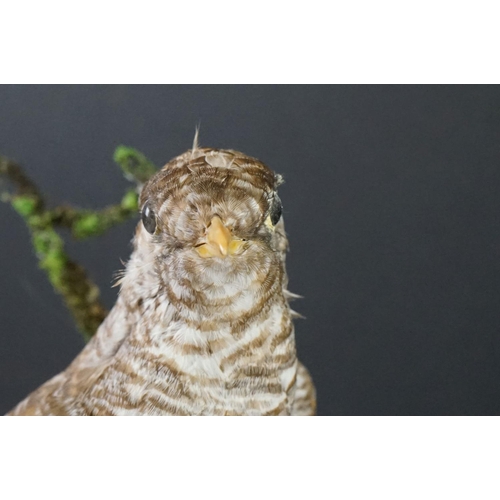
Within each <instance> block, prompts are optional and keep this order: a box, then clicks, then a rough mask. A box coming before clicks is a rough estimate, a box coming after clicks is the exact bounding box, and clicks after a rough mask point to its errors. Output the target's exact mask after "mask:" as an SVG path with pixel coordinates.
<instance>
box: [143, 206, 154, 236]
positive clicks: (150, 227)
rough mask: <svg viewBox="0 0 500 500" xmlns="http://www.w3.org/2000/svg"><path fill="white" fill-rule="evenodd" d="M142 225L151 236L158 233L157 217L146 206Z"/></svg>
mask: <svg viewBox="0 0 500 500" xmlns="http://www.w3.org/2000/svg"><path fill="white" fill-rule="evenodd" d="M142 223H143V224H144V228H145V229H146V231H147V232H148V233H150V234H154V233H155V231H156V215H155V213H154V212H153V210H151V209H150V208H149V206H148V205H147V204H146V205H144V207H143V208H142Z"/></svg>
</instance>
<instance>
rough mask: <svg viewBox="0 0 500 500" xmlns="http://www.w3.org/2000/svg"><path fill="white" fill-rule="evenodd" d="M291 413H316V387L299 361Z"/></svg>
mask: <svg viewBox="0 0 500 500" xmlns="http://www.w3.org/2000/svg"><path fill="white" fill-rule="evenodd" d="M292 415H294V416H311V415H316V389H315V388H314V384H313V381H312V378H311V375H310V374H309V372H308V371H307V368H306V367H305V366H304V365H303V364H302V363H301V362H300V361H299V364H298V367H297V382H296V387H295V400H294V403H293V406H292Z"/></svg>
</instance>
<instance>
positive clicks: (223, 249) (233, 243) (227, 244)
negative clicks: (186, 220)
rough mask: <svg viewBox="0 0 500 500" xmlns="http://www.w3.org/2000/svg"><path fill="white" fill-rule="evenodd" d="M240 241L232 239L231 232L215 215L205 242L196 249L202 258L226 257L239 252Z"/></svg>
mask: <svg viewBox="0 0 500 500" xmlns="http://www.w3.org/2000/svg"><path fill="white" fill-rule="evenodd" d="M242 245H243V241H242V240H238V239H235V238H233V235H232V234H231V231H230V230H229V229H228V228H227V227H226V226H225V225H224V224H223V222H222V221H221V219H220V217H219V216H218V215H215V216H214V217H213V218H212V220H211V222H210V225H209V226H208V229H207V233H206V235H205V242H204V243H202V244H201V245H198V246H197V247H196V250H197V251H198V253H199V254H200V255H201V256H202V257H226V256H227V255H233V254H235V253H237V252H238V250H240V248H241V246H242Z"/></svg>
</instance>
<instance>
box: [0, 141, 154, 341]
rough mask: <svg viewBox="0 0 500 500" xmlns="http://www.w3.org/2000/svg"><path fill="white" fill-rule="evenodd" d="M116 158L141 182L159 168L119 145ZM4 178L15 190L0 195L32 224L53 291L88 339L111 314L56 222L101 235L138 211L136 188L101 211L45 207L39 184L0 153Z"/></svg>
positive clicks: (76, 233)
mask: <svg viewBox="0 0 500 500" xmlns="http://www.w3.org/2000/svg"><path fill="white" fill-rule="evenodd" d="M114 157H115V160H116V162H117V163H118V164H119V165H120V167H121V168H122V171H123V173H124V174H125V176H126V177H127V179H129V180H132V181H134V182H135V183H136V184H137V185H138V187H139V186H141V185H142V184H143V183H144V182H146V181H147V180H148V179H149V177H150V176H151V175H152V174H153V173H154V172H155V171H156V167H155V166H154V165H153V164H152V163H151V162H150V161H149V160H148V159H147V158H146V157H145V156H144V155H143V154H142V153H140V152H138V151H136V150H134V149H132V148H128V147H126V146H119V147H118V148H117V149H116V151H115V156H114ZM0 177H5V178H7V179H9V181H10V183H11V184H12V185H13V187H14V188H15V192H14V193H8V192H2V193H1V194H0V196H1V199H2V200H3V201H6V202H10V204H11V205H12V207H13V208H14V210H16V212H17V213H18V214H19V215H20V216H21V217H22V218H23V219H24V221H25V223H26V225H27V226H28V228H29V230H30V232H31V237H32V242H33V246H34V249H35V252H36V256H37V258H38V261H39V266H40V268H41V269H43V270H44V271H45V273H46V274H47V277H48V279H49V281H50V282H51V284H52V286H53V287H54V289H55V291H56V292H57V293H59V294H60V295H61V296H62V297H63V300H64V302H65V304H66V306H67V307H68V309H69V310H70V312H71V314H72V316H73V319H74V320H75V322H76V325H77V327H78V329H79V330H80V331H81V332H82V334H83V336H84V337H85V339H86V340H88V339H90V337H92V335H93V334H94V333H95V332H96V330H97V328H98V327H99V325H100V324H101V323H102V321H103V320H104V318H105V317H106V315H107V310H106V308H105V307H104V306H103V304H102V303H101V301H100V298H99V297H100V291H99V287H98V286H97V285H96V284H95V283H94V282H93V281H92V280H91V279H90V277H89V275H88V273H87V272H86V271H85V269H84V268H83V267H82V266H80V265H79V264H78V263H76V262H75V261H74V260H72V259H71V258H70V257H69V255H68V254H67V253H66V251H65V249H64V240H63V239H62V238H61V236H60V235H59V234H58V233H57V232H56V228H57V227H62V228H67V229H69V230H70V231H71V234H72V235H73V236H74V237H75V238H78V239H83V238H87V237H90V236H98V235H100V234H103V233H105V232H106V231H107V230H108V229H110V228H111V227H113V226H115V225H117V224H120V223H122V222H124V221H125V220H127V219H128V218H130V217H131V216H133V215H135V214H136V213H137V210H138V206H137V199H138V195H137V190H135V189H134V190H127V192H126V193H125V195H124V196H123V197H122V199H121V201H120V203H118V204H116V205H110V206H108V207H105V208H104V209H102V210H83V209H78V208H75V207H72V206H59V207H56V208H53V209H47V208H46V202H45V199H44V197H43V196H42V194H41V192H40V190H39V189H38V187H37V186H36V184H35V183H34V182H33V181H32V180H31V179H29V177H28V176H27V175H26V174H25V172H24V171H23V169H22V168H21V166H20V165H18V164H17V163H15V162H14V161H12V160H9V159H8V158H5V157H2V156H0Z"/></svg>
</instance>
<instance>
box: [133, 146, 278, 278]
mask: <svg viewBox="0 0 500 500" xmlns="http://www.w3.org/2000/svg"><path fill="white" fill-rule="evenodd" d="M281 182H282V178H281V176H280V175H277V174H275V173H274V172H272V171H271V170H270V169H269V168H268V167H267V166H266V165H264V164H263V163H262V162H260V161H259V160H256V159H254V158H251V157H248V156H246V155H244V154H242V153H239V152H236V151H232V150H218V149H209V148H196V149H193V150H190V151H187V152H186V153H184V154H182V155H180V156H178V157H176V158H174V159H173V160H171V161H170V162H169V163H168V164H167V165H165V167H164V168H163V169H162V170H160V171H159V172H158V173H157V174H155V175H154V176H153V177H152V178H151V179H150V180H149V181H148V182H147V183H146V185H145V186H144V188H143V190H142V192H141V196H140V206H141V214H142V223H141V224H140V227H139V230H138V231H139V233H138V239H139V244H143V245H146V246H147V247H148V249H149V251H150V252H152V253H153V254H154V255H155V260H156V265H157V266H158V268H159V269H158V271H159V272H161V267H162V266H164V265H168V266H169V269H170V271H171V270H172V269H173V268H175V269H177V271H178V273H177V277H178V278H179V277H180V276H181V275H182V273H184V274H185V275H189V276H190V277H191V278H192V277H193V276H195V275H196V274H200V273H205V272H207V271H214V270H218V271H221V272H223V273H224V274H225V276H224V278H225V279H227V278H228V274H233V277H234V276H236V275H237V274H238V273H243V274H245V273H248V272H249V271H252V270H253V271H254V272H259V270H262V269H263V268H266V267H268V266H269V265H271V263H272V261H276V263H280V262H282V260H283V259H282V256H281V255H282V253H283V251H284V249H286V237H285V232H284V226H283V222H282V220H281V212H282V206H281V200H280V198H279V196H278V194H277V188H278V186H279V184H280V183H281ZM202 281H203V280H202Z"/></svg>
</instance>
